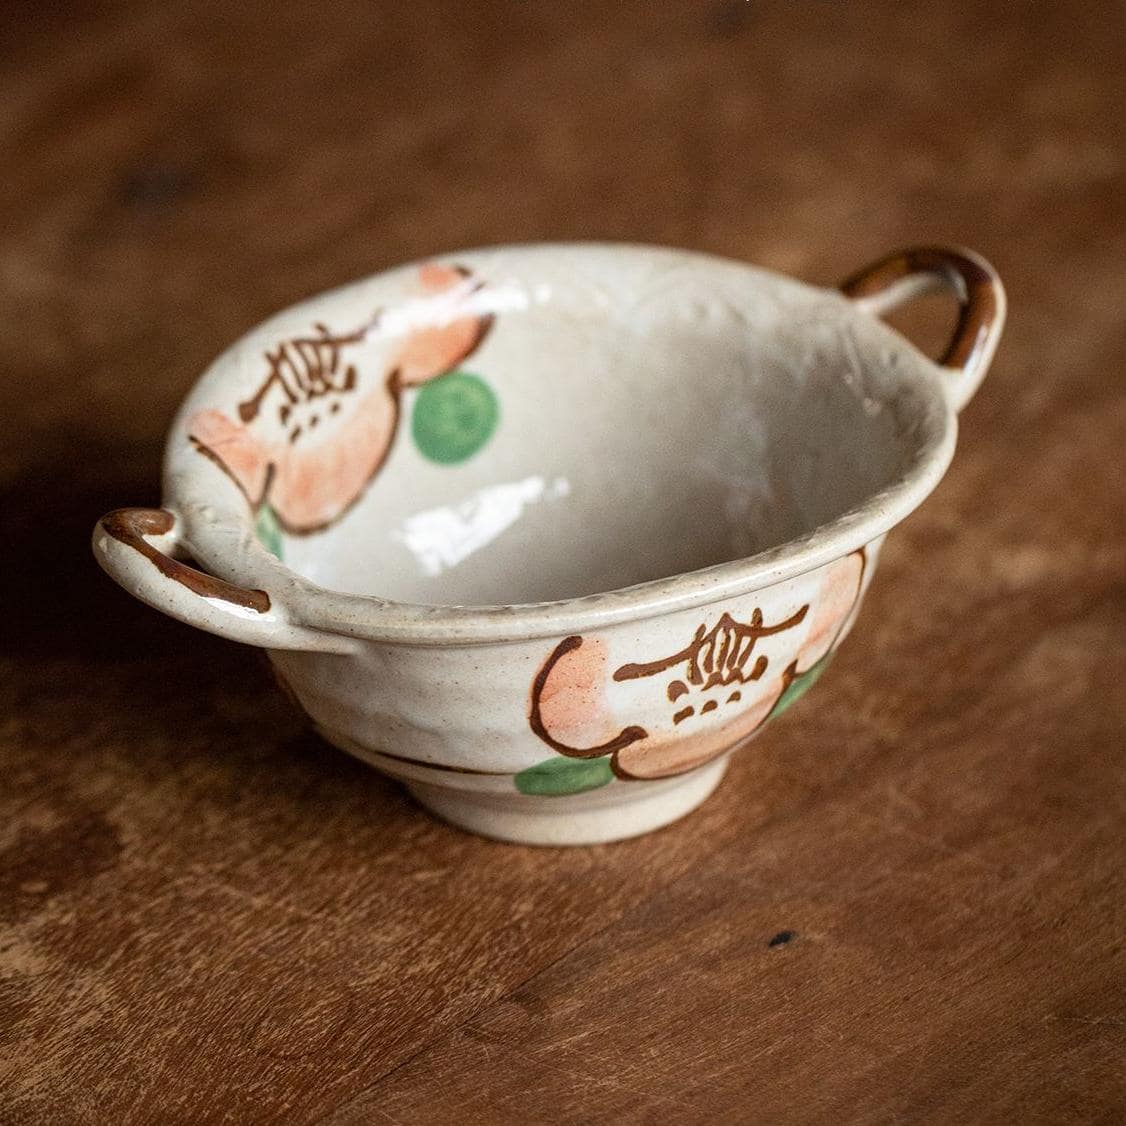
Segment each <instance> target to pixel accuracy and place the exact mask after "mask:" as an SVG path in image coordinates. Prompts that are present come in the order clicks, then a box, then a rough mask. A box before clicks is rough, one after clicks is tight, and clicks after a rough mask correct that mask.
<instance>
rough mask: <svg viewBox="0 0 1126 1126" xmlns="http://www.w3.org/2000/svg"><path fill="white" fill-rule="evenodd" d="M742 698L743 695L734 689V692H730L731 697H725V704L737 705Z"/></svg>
mask: <svg viewBox="0 0 1126 1126" xmlns="http://www.w3.org/2000/svg"><path fill="white" fill-rule="evenodd" d="M742 698H743V693H742V692H740V691H738V689H736V691H734V692H732V693H731V695H730V696H728V697H727V702H728V703H729V704H734V703H737V702H738V701H739V700H741V699H742Z"/></svg>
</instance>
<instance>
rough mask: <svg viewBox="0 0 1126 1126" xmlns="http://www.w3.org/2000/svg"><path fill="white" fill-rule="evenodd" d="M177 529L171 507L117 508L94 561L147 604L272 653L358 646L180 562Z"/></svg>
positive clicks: (103, 525)
mask: <svg viewBox="0 0 1126 1126" xmlns="http://www.w3.org/2000/svg"><path fill="white" fill-rule="evenodd" d="M177 524H178V522H177V520H176V517H175V515H174V514H173V513H171V512H169V511H168V510H167V509H164V508H118V509H115V510H114V511H113V512H110V513H108V514H107V515H105V516H103V517H102V518H101V520H99V521H98V523H97V525H96V526H95V528H94V537H93V547H94V555H95V556H96V557H97V560H98V562H99V563H100V564H101V565H102V568H103V569H104V570H105V571H106V572H107V573H108V574H109V576H110V577H111V578H112V579H114V580H115V581H116V582H118V583H119V584H120V585H121V586H123V587H124V588H125V589H126V590H127V591H129V593H130V594H132V595H135V596H136V597H137V598H139V599H140V600H141V601H142V602H146V603H148V605H150V606H152V607H154V608H155V609H157V610H162V611H163V612H164V613H166V614H168V615H170V616H171V617H173V618H176V619H178V620H179V621H182V622H186V623H187V624H188V625H192V626H197V627H198V628H200V629H204V630H207V631H208V632H210V633H215V634H218V635H219V636H220V637H226V638H229V639H230V640H232V641H241V642H245V643H246V644H249V645H260V646H263V647H265V648H267V649H303V650H314V651H319V652H336V653H342V652H348V651H350V650H351V649H352V648H353V647H354V643H353V642H352V640H351V639H350V638H346V637H341V636H338V635H336V634H330V633H324V632H321V631H319V630H315V629H311V628H309V627H307V626H302V625H298V624H296V623H294V622H292V621H290V620H289V619H288V618H287V616H286V615H285V614H284V613H282V611H281V608H280V607H277V606H274V605H273V604H272V602H271V599H270V596H269V595H268V594H267V593H266V592H265V591H264V590H250V589H247V588H245V587H240V586H235V585H233V584H232V583H228V582H225V581H224V580H223V579H217V578H215V577H214V576H213V575H208V574H205V573H204V572H203V571H199V570H197V569H196V568H195V567H189V566H188V565H187V564H186V563H180V562H179V561H178V560H176V559H174V558H172V555H171V554H170V553H171V552H174V551H175V550H176V549H177V548H178V547H179V534H178V532H179V530H178V526H177ZM153 541H156V542H153Z"/></svg>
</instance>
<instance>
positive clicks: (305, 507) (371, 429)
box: [188, 265, 492, 533]
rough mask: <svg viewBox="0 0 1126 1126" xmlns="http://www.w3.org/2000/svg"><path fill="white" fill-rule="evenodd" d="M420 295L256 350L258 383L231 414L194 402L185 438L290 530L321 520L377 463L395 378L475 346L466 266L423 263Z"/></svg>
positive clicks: (448, 362) (438, 365) (473, 284)
mask: <svg viewBox="0 0 1126 1126" xmlns="http://www.w3.org/2000/svg"><path fill="white" fill-rule="evenodd" d="M419 282H420V286H421V289H422V295H421V296H419V297H417V298H413V299H410V300H408V301H406V302H404V303H403V304H402V305H399V306H396V307H395V309H394V310H391V311H390V312H389V313H387V314H379V313H377V314H376V315H375V316H374V317H373V318H372V319H371V321H370V322H369V323H368V324H367V325H365V326H363V327H362V328H360V329H358V330H356V331H354V332H349V333H344V334H334V333H332V332H330V331H329V329H328V328H327V327H326V326H325V325H323V324H317V325H314V326H313V328H314V331H313V332H312V333H311V334H309V335H308V336H305V337H300V338H295V339H291V340H286V341H284V342H282V343H281V344H279V345H278V347H277V348H276V349H274V350H273V351H270V352H267V353H266V355H265V360H266V365H267V373H266V376H265V379H264V381H263V382H262V384H261V386H260V387H259V388H258V390H257V392H256V393H255V394H254V395H253V396H252V397H251V398H249V399H247V400H245V401H243V402H241V403H239V404H238V417H239V420H240V421H238V422H236V421H234V419H232V418H230V417H229V416H228V415H226V414H224V413H223V412H222V411H219V410H214V409H210V410H201V411H199V412H198V413H196V414H195V415H193V416H192V417H191V418H190V419H189V421H188V436H189V437H190V439H191V441H192V442H193V443H194V444H195V446H196V448H197V449H198V450H200V452H201V453H204V454H206V455H207V456H208V457H210V458H211V459H212V460H213V461H215V462H216V463H217V464H218V465H219V466H220V467H221V468H222V469H223V470H224V472H226V473H227V474H228V476H230V478H231V479H232V480H233V481H234V482H235V483H236V484H237V485H238V486H239V488H240V489H241V490H242V491H243V492H244V493H245V494H246V497H247V499H248V500H249V501H250V504H251V506H252V507H253V508H255V509H257V508H258V507H259V506H260V505H262V504H269V505H270V506H271V508H272V509H273V510H274V512H275V514H276V516H277V519H278V522H279V523H280V524H281V526H282V527H283V528H284V529H285V530H286V531H287V532H291V533H306V532H314V531H317V530H318V529H320V528H323V527H325V526H326V525H328V524H331V523H332V522H333V521H334V520H336V519H337V518H338V517H339V516H341V515H342V514H343V513H344V512H345V510H346V509H348V508H349V506H350V505H352V504H353V503H354V502H355V501H356V500H357V499H358V498H359V497H360V496H361V495H362V494H363V491H364V488H365V487H366V486H367V484H368V482H369V481H370V480H371V479H372V477H374V475H375V474H376V472H377V471H378V469H379V467H380V466H381V465H382V463H383V460H384V458H385V457H386V456H387V451H388V450H389V449H390V447H391V442H392V440H393V439H394V436H395V431H396V428H397V427H398V423H399V398H400V395H401V393H402V389H403V388H404V387H411V386H417V385H418V384H421V383H424V382H425V381H426V380H428V379H433V378H434V377H435V376H438V375H442V374H443V373H445V372H448V371H450V370H451V369H452V368H453V367H454V366H455V365H457V364H458V363H460V362H461V361H462V360H463V359H464V358H465V357H466V356H468V355H469V354H470V353H471V352H472V351H473V350H474V349H475V348H476V347H477V346H478V344H480V342H481V340H482V338H483V337H484V335H485V333H486V332H487V331H488V329H489V326H490V324H491V320H492V318H491V317H490V316H489V315H488V314H486V313H482V312H477V311H475V310H473V309H472V308H471V302H470V301H469V298H470V295H471V294H473V293H474V292H476V291H477V290H478V289H479V288H480V282H479V281H477V280H476V279H474V278H473V277H472V276H471V275H469V274H467V273H466V272H465V271H463V270H460V269H457V268H454V267H449V266H436V265H428V266H424V267H422V269H421V270H420V272H419ZM395 336H401V337H402V339H401V343H400V344H399V345H398V347H397V348H396V349H395V350H394V351H393V352H392V353H391V355H390V357H389V358H388V359H385V360H384V364H383V368H382V370H381V371H380V373H379V375H378V377H376V378H373V377H372V375H370V374H365V373H364V372H362V371H360V370H359V369H358V366H357V363H356V362H351V361H353V360H359V361H362V360H363V359H364V353H365V352H366V351H368V350H370V348H371V346H372V345H373V344H374V343H375V342H376V340H377V339H383V340H386V341H387V342H390V341H391V340H393V339H394V338H395Z"/></svg>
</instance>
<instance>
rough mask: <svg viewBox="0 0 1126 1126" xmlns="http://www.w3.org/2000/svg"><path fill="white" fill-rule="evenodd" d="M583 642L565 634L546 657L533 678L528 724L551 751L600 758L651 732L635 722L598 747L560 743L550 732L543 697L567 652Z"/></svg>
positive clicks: (579, 638) (573, 755)
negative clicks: (551, 677) (541, 706)
mask: <svg viewBox="0 0 1126 1126" xmlns="http://www.w3.org/2000/svg"><path fill="white" fill-rule="evenodd" d="M582 643H583V639H582V638H581V637H577V636H573V637H565V638H564V639H563V640H562V641H561V642H560V643H559V644H558V645H557V646H556V647H555V648H554V649H553V650H552V652H551V654H550V655H549V656H548V658H547V660H546V661H544V663H543V666H542V667H541V669H540V671H539V672H538V673H536V678H535V680H533V681H532V700H531V710H530V712H529V714H528V723H529V724H530V725H531V728H532V730H533V731H534V732H535V733H536V735H538V736H539V738H540V739H542V740H543V741H544V742H545V743H546V744H547V745H548V746H549V747H551V748H552V750H555V751H558V752H559V753H560V754H561V755H568V756H570V757H571V758H599V757H600V756H602V755H605V754H610V753H611V752H613V751H618V750H621V748H622V747H628V746H629V745H630V744H631V743H636V742H637V740H638V739H646V738H648V736H649V732H648V731H646V730H645V728H644V727H638V726H636V725H634V726H630V727H626V728H624V729H623V730H622V731H621V732H620V733H619V734H618V735H616V736H615V737H614V738H613V739H610V740H608V741H607V742H605V743H600V744H599V745H598V746H597V747H571V746H568V745H567V744H566V743H561V742H560V741H559V740H558V739H556V738H555V737H554V736H553V735H552V734H551V732H550V731H548V729H547V727H546V725H545V724H544V722H543V715H542V712H541V709H540V701H541V699H542V697H543V690H544V688H545V686H546V685H547V680H548V677H549V676H551V672H552V670H553V669H554V668H555V666H556V665H557V664H558V663H559V662H560V660H562V658H563V657H565V656H566V655H567V654H568V653H570V652H573V651H574V650H575V649H578V648H579V647H580V646H581V645H582Z"/></svg>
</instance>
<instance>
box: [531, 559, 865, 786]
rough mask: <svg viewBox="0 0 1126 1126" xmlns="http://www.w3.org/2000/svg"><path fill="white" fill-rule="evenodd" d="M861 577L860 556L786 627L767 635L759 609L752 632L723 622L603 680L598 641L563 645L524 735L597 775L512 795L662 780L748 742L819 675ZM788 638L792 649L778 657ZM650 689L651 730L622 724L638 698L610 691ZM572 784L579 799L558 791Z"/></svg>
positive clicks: (541, 771)
mask: <svg viewBox="0 0 1126 1126" xmlns="http://www.w3.org/2000/svg"><path fill="white" fill-rule="evenodd" d="M864 567H865V554H864V552H863V550H861V551H857V552H854V553H853V554H851V555H849V556H847V557H846V558H845V559H841V560H838V561H837V562H835V563H832V564H830V565H829V566H828V567H826V568H825V571H824V575H823V578H822V581H821V587H820V589H819V591H818V594H817V597H816V598H815V600H814V601H813V603H811V604H808V605H806V606H803V607H801V609H800V610H798V611H797V612H796V613H794V614H792V615H790V616H789V617H788V618H785V619H783V620H780V621H777V622H769V623H768V622H766V621H764V618H763V614H762V612H761V611H760V610H757V609H756V610H755V611H754V613H753V614H752V615H751V618H750V621H747V622H740V621H738V620H736V619H735V618H734V617H732V616H731V615H730V614H728V613H724V614H722V615H721V616H720V618H719V620H718V621H716V622H715V624H714V625H712V626H711V627H710V628H709V627H708V625H707V623H703V624H701V625H700V626H699V627H698V628H697V630H696V632H695V634H694V636H693V637H692V639H691V640H690V641H689V642H688V644H686V645H685V646H684V647H683V648H682V649H680V650H678V651H677V652H675V653H672V654H670V655H668V656H666V657H662V658H659V659H657V660H654V661H646V662H627V663H625V664H622V665H619V666H618V667H617V668H616V669H614V671H613V672H612V673H611V672H610V671H609V659H608V651H607V644H606V642H605V641H604V640H603V639H601V638H598V637H590V638H586V637H578V636H576V637H568V638H565V639H564V640H563V641H561V642H560V643H559V644H558V645H557V646H556V647H555V649H554V650H553V651H552V652H551V653H550V654H549V655H548V657H547V658H546V660H545V661H544V664H543V666H542V667H541V668H540V671H539V673H538V674H537V676H536V678H535V680H534V682H533V684H532V691H531V706H530V712H529V723H530V725H531V727H532V730H533V731H534V732H535V733H536V735H537V736H538V737H539V738H540V739H541V740H542V741H543V742H544V743H546V744H547V745H548V746H550V747H551V748H552V749H553V750H554V751H556V752H557V753H558V754H559V755H561V756H563V758H564V759H571V760H582V762H583V763H584V765H585V766H587V767H588V768H589V767H590V766H592V765H593V764H594V763H602V764H603V766H602V769H601V771H592V770H590V769H587V770H586V771H585V772H584V771H577V770H574V769H570V770H569V769H568V768H567V767H565V766H563V765H559V766H554V767H553V766H552V765H551V764H552V763H553V762H556V761H558V760H547V761H546V762H545V763H541V764H539V765H537V766H536V767H532V768H531V769H530V770H528V771H524V772H523V773H522V774H520V775H517V779H516V785H517V788H518V789H521V790H522V791H523V792H526V793H574V792H579V791H580V790H584V789H591V788H593V787H594V786H595V785H604V784H605V783H606V782H608V781H609V780H610V778H611V777H612V776H616V777H618V778H621V779H655V778H669V777H673V776H674V775H677V774H683V773H685V772H686V771H689V770H694V769H696V768H697V767H700V766H703V765H705V764H706V763H708V762H711V761H712V760H713V759H715V758H718V757H719V756H720V755H723V754H726V753H727V752H728V751H730V750H732V749H734V748H735V747H737V746H739V745H740V744H742V743H744V742H746V741H747V740H748V739H749V738H750V737H751V736H752V735H753V734H754V733H755V732H756V731H757V730H758V729H759V728H760V727H761V726H762V724H763V723H765V722H766V721H767V720H768V719H770V718H772V717H774V716H777V715H780V714H781V713H782V712H783V711H785V710H786V708H788V707H789V706H790V705H791V704H792V703H794V702H795V701H796V700H797V699H799V698H800V697H801V696H802V695H804V693H805V692H806V691H808V689H809V688H810V687H812V685H813V684H814V682H815V681H816V680H817V678H818V677H819V676H820V675H821V674H822V672H823V671H824V669H825V667H826V665H827V664H828V661H829V658H830V656H831V654H832V650H833V648H834V646H835V644H836V643H837V641H838V639H839V638H840V636H841V634H842V633H843V631H844V628H845V626H846V624H847V622H848V620H849V618H850V616H851V614H852V611H853V609H854V607H855V605H856V603H857V601H858V599H859V596H860V588H861V582H862V579H863V575H864ZM789 636H793V637H794V638H795V642H796V643H795V644H794V645H791V646H788V645H787V643H786V639H787V637H789ZM767 639H777V640H776V641H774V642H772V646H771V647H772V651H773V653H774V656H773V657H768V656H767V655H766V654H765V653H763V652H762V651H761V648H762V645H761V643H764V642H766V641H767ZM799 639H800V640H799ZM650 680H651V681H653V685H654V689H653V691H651V692H650V694H649V706H648V707H647V709H646V714H647V715H651V714H652V713H653V711H654V710H655V709H657V708H659V707H660V708H663V710H664V711H665V713H666V718H665V719H664V720H663V721H659V722H658V723H657V724H651V725H650V726H651V729H650V727H644V726H641V725H640V724H637V723H630V722H628V719H629V716H628V711H629V707H630V704H629V699H633V700H635V701H636V700H637V699H638V697H637V696H636V694H635V695H633V696H631V697H628V698H627V697H626V696H625V694H623V693H622V692H621V691H619V690H616V689H615V687H614V686H615V685H636V684H637V682H643V681H650ZM662 688H663V693H662V692H661V689H662ZM633 706H634V707H635V708H636V707H638V704H637V703H634V705H633ZM572 776H573V779H572V780H573V781H574V782H575V785H576V787H577V788H572V789H566V788H565V787H566V786H567V784H568V779H571V778H572ZM529 786H531V787H532V788H531V789H528V788H527V787H529Z"/></svg>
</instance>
